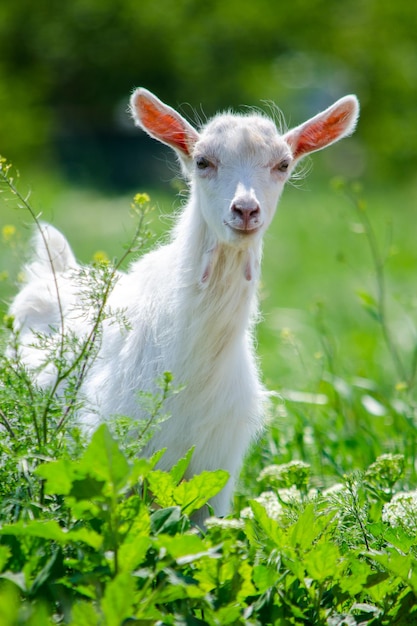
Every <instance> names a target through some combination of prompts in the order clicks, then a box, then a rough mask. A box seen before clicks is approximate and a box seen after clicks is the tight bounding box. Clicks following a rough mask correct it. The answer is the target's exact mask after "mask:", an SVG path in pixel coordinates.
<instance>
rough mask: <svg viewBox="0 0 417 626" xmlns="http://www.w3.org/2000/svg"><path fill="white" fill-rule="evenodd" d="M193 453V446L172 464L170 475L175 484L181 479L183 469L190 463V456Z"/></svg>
mask: <svg viewBox="0 0 417 626" xmlns="http://www.w3.org/2000/svg"><path fill="white" fill-rule="evenodd" d="M193 453H194V447H193V448H191V449H190V450H188V452H187V454H186V455H185V456H184V457H183V458H182V459H180V460H179V461H178V463H176V465H174V467H173V468H172V469H171V470H170V472H169V473H170V475H171V477H172V480H173V481H174V483H175V484H176V485H178V483H179V482H180V481H181V480H182V479H183V477H184V474H185V471H186V469H187V467H188V466H189V464H190V461H191V458H192V456H193Z"/></svg>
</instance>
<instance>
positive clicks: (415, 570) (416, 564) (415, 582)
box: [369, 550, 417, 593]
mask: <svg viewBox="0 0 417 626" xmlns="http://www.w3.org/2000/svg"><path fill="white" fill-rule="evenodd" d="M369 556H371V558H372V559H373V560H374V561H376V562H377V563H380V564H381V565H383V566H384V567H385V568H386V569H387V571H388V572H391V573H392V574H394V575H395V576H398V578H401V580H402V581H403V582H404V583H405V584H407V585H409V586H410V587H411V589H412V590H413V592H414V593H417V560H416V559H415V558H414V557H413V556H412V555H410V554H409V555H403V554H400V553H399V552H397V551H396V550H389V551H388V553H385V554H374V553H372V554H371V555H369Z"/></svg>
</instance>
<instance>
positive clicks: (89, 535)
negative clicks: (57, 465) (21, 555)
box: [0, 520, 102, 548]
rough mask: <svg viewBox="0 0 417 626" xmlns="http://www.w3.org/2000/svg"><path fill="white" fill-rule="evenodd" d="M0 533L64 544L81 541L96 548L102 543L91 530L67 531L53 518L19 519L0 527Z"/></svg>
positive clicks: (98, 536) (99, 537)
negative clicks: (26, 520)
mask: <svg viewBox="0 0 417 626" xmlns="http://www.w3.org/2000/svg"><path fill="white" fill-rule="evenodd" d="M0 534H1V535H13V536H15V537H38V538H39V539H45V540H47V541H56V542H57V543H64V544H65V543H69V542H71V541H74V542H77V541H81V542H82V543H86V544H87V545H89V546H91V547H93V548H98V547H99V546H100V545H101V543H102V538H101V536H100V535H98V534H97V533H96V532H94V531H93V530H87V529H83V528H80V529H77V530H72V531H71V530H70V531H67V530H66V529H64V528H62V527H61V526H60V525H59V524H58V522H55V521H54V520H46V521H42V520H33V521H29V522H26V523H24V522H22V521H20V522H16V523H15V524H7V525H5V526H3V527H2V528H1V529H0Z"/></svg>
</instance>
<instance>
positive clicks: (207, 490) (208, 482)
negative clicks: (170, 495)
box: [174, 470, 229, 515]
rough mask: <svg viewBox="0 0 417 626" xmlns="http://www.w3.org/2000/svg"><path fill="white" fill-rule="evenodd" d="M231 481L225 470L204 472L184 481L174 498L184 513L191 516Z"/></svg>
mask: <svg viewBox="0 0 417 626" xmlns="http://www.w3.org/2000/svg"><path fill="white" fill-rule="evenodd" d="M228 480H229V474H228V473H227V472H226V471H224V470H216V471H214V472H202V473H201V474H198V475H197V476H193V477H192V478H191V479H190V480H188V481H186V480H184V481H183V482H182V483H181V484H179V485H178V487H176V489H175V494H174V497H175V499H176V502H177V504H178V505H179V506H180V507H181V509H182V510H183V512H184V513H186V514H187V515H191V513H193V512H194V511H197V510H198V509H200V508H201V507H202V506H203V505H204V504H206V503H207V502H208V501H209V500H210V498H212V497H213V496H215V495H217V494H218V493H219V491H221V490H222V489H223V487H224V486H225V485H226V483H227V481H228Z"/></svg>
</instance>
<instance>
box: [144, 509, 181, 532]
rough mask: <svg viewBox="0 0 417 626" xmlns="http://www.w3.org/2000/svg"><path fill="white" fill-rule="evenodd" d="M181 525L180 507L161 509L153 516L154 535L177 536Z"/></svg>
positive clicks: (152, 527)
mask: <svg viewBox="0 0 417 626" xmlns="http://www.w3.org/2000/svg"><path fill="white" fill-rule="evenodd" d="M180 524H181V509H180V508H179V507H178V506H171V507H169V508H166V509H159V510H157V511H155V512H154V513H152V515H151V529H152V533H154V534H158V533H166V534H168V535H175V534H176V533H177V532H178V531H179V530H180V528H179V526H180Z"/></svg>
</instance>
